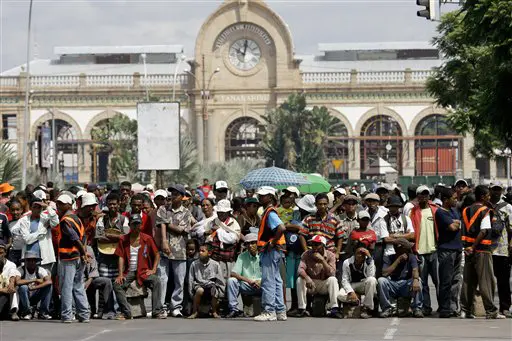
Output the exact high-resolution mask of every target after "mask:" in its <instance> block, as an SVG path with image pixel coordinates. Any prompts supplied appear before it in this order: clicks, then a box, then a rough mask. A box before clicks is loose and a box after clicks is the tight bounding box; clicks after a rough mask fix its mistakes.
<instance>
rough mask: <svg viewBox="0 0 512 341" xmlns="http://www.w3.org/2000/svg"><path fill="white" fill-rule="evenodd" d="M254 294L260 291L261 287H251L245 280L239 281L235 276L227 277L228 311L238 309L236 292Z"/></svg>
mask: <svg viewBox="0 0 512 341" xmlns="http://www.w3.org/2000/svg"><path fill="white" fill-rule="evenodd" d="M240 293H241V294H242V295H248V296H255V295H259V294H260V293H261V289H256V288H253V287H251V286H250V285H249V284H247V282H244V281H239V280H238V279H236V278H233V277H230V278H229V279H228V300H229V311H237V310H238V294H240Z"/></svg>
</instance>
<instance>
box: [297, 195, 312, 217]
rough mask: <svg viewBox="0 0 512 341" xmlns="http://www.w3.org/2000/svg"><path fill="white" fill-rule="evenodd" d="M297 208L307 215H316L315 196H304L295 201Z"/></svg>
mask: <svg viewBox="0 0 512 341" xmlns="http://www.w3.org/2000/svg"><path fill="white" fill-rule="evenodd" d="M295 204H296V205H297V207H298V208H301V209H303V210H304V211H306V212H308V213H316V205H315V196H314V195H312V194H306V195H305V196H303V197H302V198H300V199H297V200H296V201H295Z"/></svg>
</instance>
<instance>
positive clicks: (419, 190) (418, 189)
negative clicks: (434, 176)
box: [416, 185, 430, 195]
mask: <svg viewBox="0 0 512 341" xmlns="http://www.w3.org/2000/svg"><path fill="white" fill-rule="evenodd" d="M424 192H428V194H429V195H430V189H429V188H428V187H427V186H425V185H422V186H420V187H418V188H417V189H416V194H422V193H424Z"/></svg>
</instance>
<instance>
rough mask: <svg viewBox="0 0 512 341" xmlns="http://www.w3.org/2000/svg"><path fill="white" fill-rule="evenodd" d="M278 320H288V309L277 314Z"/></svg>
mask: <svg viewBox="0 0 512 341" xmlns="http://www.w3.org/2000/svg"><path fill="white" fill-rule="evenodd" d="M276 317H277V320H278V321H286V320H288V316H286V311H281V312H280V313H277V314H276Z"/></svg>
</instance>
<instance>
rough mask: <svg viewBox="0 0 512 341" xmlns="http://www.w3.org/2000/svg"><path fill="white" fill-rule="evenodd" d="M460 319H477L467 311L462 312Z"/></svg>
mask: <svg viewBox="0 0 512 341" xmlns="http://www.w3.org/2000/svg"><path fill="white" fill-rule="evenodd" d="M460 318H461V319H474V318H475V315H474V314H471V313H467V312H465V311H461V312H460Z"/></svg>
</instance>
